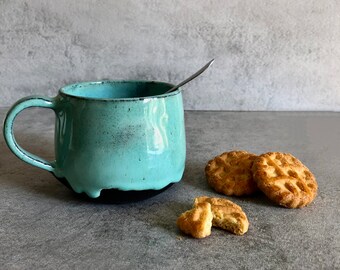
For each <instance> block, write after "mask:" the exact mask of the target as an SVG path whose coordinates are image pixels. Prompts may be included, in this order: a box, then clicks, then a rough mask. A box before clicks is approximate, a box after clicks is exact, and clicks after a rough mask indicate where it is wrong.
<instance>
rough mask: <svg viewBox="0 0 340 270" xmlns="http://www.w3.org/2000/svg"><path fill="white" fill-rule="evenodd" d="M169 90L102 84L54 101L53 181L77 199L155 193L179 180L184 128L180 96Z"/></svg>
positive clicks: (68, 91)
mask: <svg viewBox="0 0 340 270" xmlns="http://www.w3.org/2000/svg"><path fill="white" fill-rule="evenodd" d="M171 87H172V85H171V84H166V83H161V82H151V81H149V82H148V81H102V82H89V83H80V84H74V85H69V86H66V87H63V88H62V89H60V91H59V95H58V96H57V98H56V100H57V107H56V109H55V111H56V115H57V117H56V129H55V154H56V161H55V167H56V172H57V173H56V176H57V175H58V177H60V176H62V177H64V178H66V180H67V182H68V184H69V185H70V186H71V187H72V189H73V190H74V191H75V192H77V193H82V192H85V193H86V194H87V195H88V196H90V197H92V198H96V197H98V196H99V195H100V192H101V190H102V189H118V190H121V191H131V190H136V191H138V190H149V189H154V190H160V189H162V188H164V187H165V186H167V185H169V184H170V183H175V182H178V181H180V180H181V178H182V175H183V171H184V166H185V155H186V145H185V128H184V111H183V102H182V94H181V91H175V92H172V93H169V94H163V93H164V92H165V91H166V90H168V89H170V88H171Z"/></svg>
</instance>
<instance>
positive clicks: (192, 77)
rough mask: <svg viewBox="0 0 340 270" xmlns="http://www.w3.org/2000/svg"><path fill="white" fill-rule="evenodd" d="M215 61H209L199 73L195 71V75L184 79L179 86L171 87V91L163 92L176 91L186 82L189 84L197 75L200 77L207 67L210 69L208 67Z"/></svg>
mask: <svg viewBox="0 0 340 270" xmlns="http://www.w3.org/2000/svg"><path fill="white" fill-rule="evenodd" d="M214 60H215V59H212V60H210V61H209V62H208V63H207V64H206V65H205V66H204V67H202V68H201V69H200V70H199V71H197V72H196V73H194V74H192V75H191V76H190V77H189V78H187V79H185V80H184V81H182V82H180V83H179V84H177V85H176V86H174V87H172V88H171V89H169V90H168V91H166V92H165V94H167V93H170V92H173V91H175V90H177V89H178V88H179V87H181V86H183V85H184V84H186V83H187V82H190V81H191V80H193V79H195V78H196V77H197V76H198V75H200V74H201V73H202V72H203V71H205V70H206V69H207V68H208V67H210V65H211V64H212V63H213V62H214Z"/></svg>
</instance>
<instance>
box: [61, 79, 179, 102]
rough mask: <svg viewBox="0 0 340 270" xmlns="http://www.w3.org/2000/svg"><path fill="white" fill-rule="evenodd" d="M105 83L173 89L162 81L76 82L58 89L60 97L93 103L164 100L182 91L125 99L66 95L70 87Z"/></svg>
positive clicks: (171, 85)
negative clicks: (150, 84) (146, 84)
mask: <svg viewBox="0 0 340 270" xmlns="http://www.w3.org/2000/svg"><path fill="white" fill-rule="evenodd" d="M106 83H156V84H163V85H167V86H169V89H171V88H172V87H174V86H175V85H174V84H171V83H167V82H162V81H154V80H151V81H149V80H100V81H88V82H78V83H72V84H68V85H65V86H63V87H61V88H60V89H59V94H60V95H61V96H66V97H71V98H75V99H82V100H93V101H143V100H145V99H158V98H166V97H170V96H174V95H178V94H179V93H181V91H182V89H181V88H178V89H177V90H175V91H173V92H170V93H165V94H160V95H152V96H145V97H143V96H141V97H131V98H128V97H125V98H96V97H84V96H79V95H72V94H70V93H66V92H65V91H66V89H67V88H71V87H76V86H77V87H78V86H80V87H84V86H89V85H100V84H106Z"/></svg>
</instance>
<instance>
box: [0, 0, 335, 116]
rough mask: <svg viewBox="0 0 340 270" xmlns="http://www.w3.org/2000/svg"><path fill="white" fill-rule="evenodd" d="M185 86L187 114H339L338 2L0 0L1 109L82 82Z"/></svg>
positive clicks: (51, 94) (303, 0) (302, 0)
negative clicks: (184, 82)
mask: <svg viewBox="0 0 340 270" xmlns="http://www.w3.org/2000/svg"><path fill="white" fill-rule="evenodd" d="M211 58H215V59H216V62H215V63H214V65H213V66H212V67H211V69H210V70H209V71H207V72H206V73H205V74H204V75H203V76H202V77H200V78H198V79H197V80H196V81H194V82H192V83H191V84H189V85H187V86H186V87H185V92H184V102H185V108H186V109H196V110H340V1H337V0H333V1H327V0H324V1H321V0H316V1H312V0H309V1H307V0H299V1H290V0H280V1H268V0H258V1H253V0H249V1H242V0H228V1H222V0H219V1H218V0H186V1H180V0H168V1H161V0H159V1H156V0H126V1H123V0H121V1H118V0H115V1H114V0H104V1H99V0H82V1H80V0H79V1H69V0H58V1H56V0H35V1H19V0H0V93H1V95H0V106H7V105H10V104H12V103H13V102H14V101H15V100H17V99H18V98H20V97H23V96H26V95H31V94H44V95H48V96H54V95H55V94H56V92H57V90H58V88H59V87H61V86H63V85H65V84H68V83H73V82H77V81H90V80H99V79H103V78H110V79H150V80H151V79H152V80H161V81H167V82H172V83H177V82H179V81H181V80H182V79H184V78H185V77H186V76H188V75H190V74H191V73H193V72H194V71H196V70H197V69H198V68H200V67H201V66H202V65H203V64H205V63H206V62H207V61H208V60H210V59H211Z"/></svg>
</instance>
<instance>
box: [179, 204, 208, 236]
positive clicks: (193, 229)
mask: <svg viewBox="0 0 340 270" xmlns="http://www.w3.org/2000/svg"><path fill="white" fill-rule="evenodd" d="M212 219H213V214H212V212H211V205H210V203H208V202H203V203H197V204H195V207H194V208H193V209H191V210H188V211H186V212H184V213H182V214H181V215H180V216H179V218H178V219H177V226H178V227H179V229H180V230H181V231H183V232H184V233H186V234H190V235H191V236H193V237H195V238H204V237H207V236H209V235H210V234H211V226H212Z"/></svg>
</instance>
